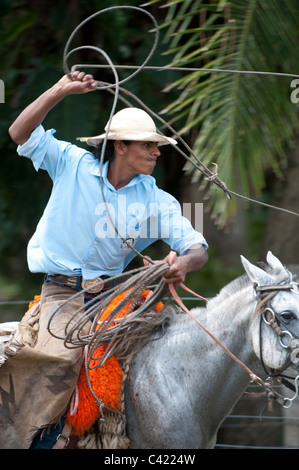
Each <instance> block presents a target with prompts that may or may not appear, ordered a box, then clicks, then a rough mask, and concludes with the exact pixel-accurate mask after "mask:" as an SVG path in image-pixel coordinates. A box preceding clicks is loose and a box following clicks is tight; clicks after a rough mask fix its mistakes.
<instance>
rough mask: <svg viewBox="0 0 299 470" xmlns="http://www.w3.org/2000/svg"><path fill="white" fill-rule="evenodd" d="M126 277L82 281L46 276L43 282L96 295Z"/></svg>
mask: <svg viewBox="0 0 299 470" xmlns="http://www.w3.org/2000/svg"><path fill="white" fill-rule="evenodd" d="M128 277H129V275H128V276H125V275H124V276H121V277H120V278H119V279H113V278H111V280H107V279H110V277H109V276H99V277H96V278H95V279H90V280H86V279H85V280H84V279H82V277H81V276H65V275H63V274H46V276H45V281H46V282H53V283H54V284H57V285H61V286H66V287H72V288H73V289H78V290H80V289H84V290H86V292H88V293H89V294H97V293H99V292H101V291H105V290H108V289H111V288H112V287H114V286H116V285H118V284H121V283H122V282H124V281H125V280H126V279H128Z"/></svg>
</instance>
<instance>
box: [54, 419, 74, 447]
mask: <svg viewBox="0 0 299 470" xmlns="http://www.w3.org/2000/svg"><path fill="white" fill-rule="evenodd" d="M71 432H72V428H71V426H70V425H69V424H68V423H67V422H65V423H64V426H63V429H62V431H61V433H60V434H59V436H58V437H57V440H56V442H55V444H54V445H53V447H52V449H64V447H65V446H66V445H67V444H68V443H69V441H70V435H71Z"/></svg>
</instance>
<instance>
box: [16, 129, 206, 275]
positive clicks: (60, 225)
mask: <svg viewBox="0 0 299 470" xmlns="http://www.w3.org/2000/svg"><path fill="white" fill-rule="evenodd" d="M54 133H55V130H53V129H51V130H49V131H46V132H45V130H44V128H43V126H41V125H40V126H39V127H37V128H36V129H35V130H34V131H33V133H32V134H31V137H30V138H29V140H28V141H27V142H25V143H24V144H23V145H21V146H18V153H19V155H22V156H25V157H28V158H30V159H31V160H32V162H33V165H34V168H35V169H36V170H37V171H38V170H39V169H43V170H46V171H47V172H48V173H49V175H50V177H51V178H52V180H53V189H52V192H51V196H50V198H49V201H48V204H47V206H46V208H45V210H44V213H43V215H42V217H41V219H40V221H39V223H38V225H37V228H36V231H35V233H34V235H33V236H32V238H31V240H30V241H29V244H28V251H27V255H28V265H29V269H30V271H32V272H42V273H50V274H64V275H68V276H81V275H82V277H83V278H84V279H94V278H96V277H97V276H101V275H108V276H115V275H117V274H120V273H121V272H122V271H123V270H124V268H125V267H126V266H127V265H128V263H129V262H130V261H131V260H132V259H133V258H134V256H135V253H134V252H133V251H132V250H130V248H128V246H127V245H126V244H124V243H123V239H129V241H130V242H132V243H133V246H134V248H135V249H136V250H137V251H139V252H142V250H144V249H145V248H146V247H148V246H149V245H150V244H152V243H153V242H154V241H156V240H157V239H162V240H164V241H165V242H166V243H167V244H168V245H169V246H170V247H171V249H173V250H174V251H177V252H178V253H179V254H184V253H185V252H186V251H187V250H189V248H191V246H193V245H195V244H198V243H200V244H202V245H203V246H204V247H205V248H206V249H207V248H208V245H207V242H206V240H205V239H204V237H203V235H202V234H201V233H199V232H197V231H195V230H194V229H193V228H192V226H191V224H190V222H189V221H188V220H187V219H186V218H185V217H183V216H182V213H181V207H180V205H179V203H178V201H177V200H176V199H175V198H174V197H172V196H171V195H170V194H168V193H166V192H165V191H163V190H161V189H159V188H158V187H157V186H156V182H155V179H154V178H153V177H152V176H149V175H137V176H136V177H134V178H133V179H132V180H131V181H130V182H129V183H128V184H127V185H126V186H124V187H122V188H121V189H118V190H116V189H115V188H114V187H113V186H112V185H111V184H110V182H109V180H108V178H107V171H108V164H109V163H108V162H106V163H105V164H104V165H103V167H102V178H100V176H101V166H100V162H99V160H97V159H96V158H95V157H94V156H93V155H92V153H90V152H88V151H86V150H85V149H82V148H79V147H77V146H75V145H72V144H70V143H69V142H64V141H60V140H57V139H56V138H55V137H54V135H53V134H54ZM101 181H102V183H101ZM102 189H103V194H104V198H103V194H102ZM107 209H108V211H109V216H108V215H107ZM111 220H112V221H111ZM114 225H115V226H116V227H117V230H118V233H119V235H118V234H117V233H116V231H115V228H114ZM121 237H122V238H123V239H122V238H121Z"/></svg>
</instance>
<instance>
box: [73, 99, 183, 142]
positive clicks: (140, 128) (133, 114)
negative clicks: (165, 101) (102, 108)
mask: <svg viewBox="0 0 299 470" xmlns="http://www.w3.org/2000/svg"><path fill="white" fill-rule="evenodd" d="M107 127H108V123H107V124H106V127H105V131H106V133H105V134H101V135H96V136H94V137H77V139H78V140H80V141H81V142H86V143H87V144H89V145H93V146H94V147H96V146H97V145H98V144H99V143H100V142H102V141H103V140H104V138H105V137H106V135H107ZM107 139H109V140H134V141H138V140H139V141H145V142H157V143H158V144H160V145H166V144H173V145H175V144H176V143H177V142H176V141H175V140H174V139H172V138H171V137H166V136H164V135H161V134H158V133H157V129H156V126H155V123H154V121H153V120H152V118H151V117H150V116H149V115H148V114H147V113H146V112H145V111H143V110H142V109H139V108H124V109H122V110H121V111H119V112H118V113H116V114H115V115H114V116H113V117H112V119H111V124H110V129H109V132H108V135H107Z"/></svg>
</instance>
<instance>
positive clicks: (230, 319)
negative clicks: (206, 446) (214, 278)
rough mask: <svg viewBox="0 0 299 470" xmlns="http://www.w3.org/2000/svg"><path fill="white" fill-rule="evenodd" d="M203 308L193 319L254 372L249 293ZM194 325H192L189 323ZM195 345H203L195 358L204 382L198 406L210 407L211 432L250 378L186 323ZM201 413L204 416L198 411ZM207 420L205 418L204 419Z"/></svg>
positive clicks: (221, 297) (214, 301) (216, 300)
mask: <svg viewBox="0 0 299 470" xmlns="http://www.w3.org/2000/svg"><path fill="white" fill-rule="evenodd" d="M209 302H210V303H209V304H208V306H207V308H201V309H194V310H195V311H194V310H192V313H193V312H194V316H195V317H196V318H197V320H198V321H199V322H201V323H202V324H203V325H204V327H205V328H206V329H207V330H208V331H210V332H211V333H212V334H213V336H215V337H216V338H217V340H219V342H220V343H221V344H222V345H224V346H225V347H226V348H227V349H228V350H229V351H230V352H231V353H233V354H234V355H235V356H236V357H237V358H238V359H239V360H240V361H241V362H243V363H244V364H245V365H246V366H247V367H249V368H250V369H251V370H253V371H257V369H258V361H257V358H256V356H255V354H254V351H253V346H252V341H251V328H250V324H251V321H252V313H253V310H254V306H255V302H254V298H253V295H252V289H250V287H249V286H248V287H246V288H243V289H241V290H240V291H239V292H235V293H231V294H230V295H228V296H225V295H223V294H221V295H219V296H217V297H216V298H214V299H212V300H211V301H209ZM193 323H194V321H193ZM190 328H193V329H194V334H195V335H196V336H197V339H196V341H197V342H198V343H199V344H201V345H202V344H203V347H201V352H200V354H201V357H200V358H198V359H199V361H200V364H201V367H202V368H204V371H203V373H201V372H200V371H199V372H200V373H201V375H204V377H205V381H201V384H199V385H198V386H199V390H198V396H199V397H200V400H199V403H201V402H202V401H206V402H209V403H213V407H211V408H209V420H210V429H211V430H212V431H211V432H213V431H215V430H216V428H217V426H218V425H219V422H218V419H219V418H220V419H221V417H222V418H224V417H225V416H226V414H227V413H228V412H229V411H230V409H231V408H232V407H233V406H234V404H235V403H236V402H237V401H238V399H239V398H240V396H241V395H242V393H243V392H244V390H245V389H246V388H247V386H248V384H249V382H250V376H249V374H248V372H246V371H245V369H244V368H242V366H241V365H240V364H239V363H237V362H236V361H234V359H232V358H231V357H230V356H229V354H228V353H227V352H226V351H225V350H224V349H222V347H221V346H220V345H219V344H218V343H217V341H214V340H213V339H211V338H210V337H209V335H208V333H206V332H202V331H201V332H200V329H199V328H198V329H197V333H195V330H196V327H195V325H193V327H192V320H190ZM201 413H205V411H204V410H201ZM207 419H208V418H207Z"/></svg>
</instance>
